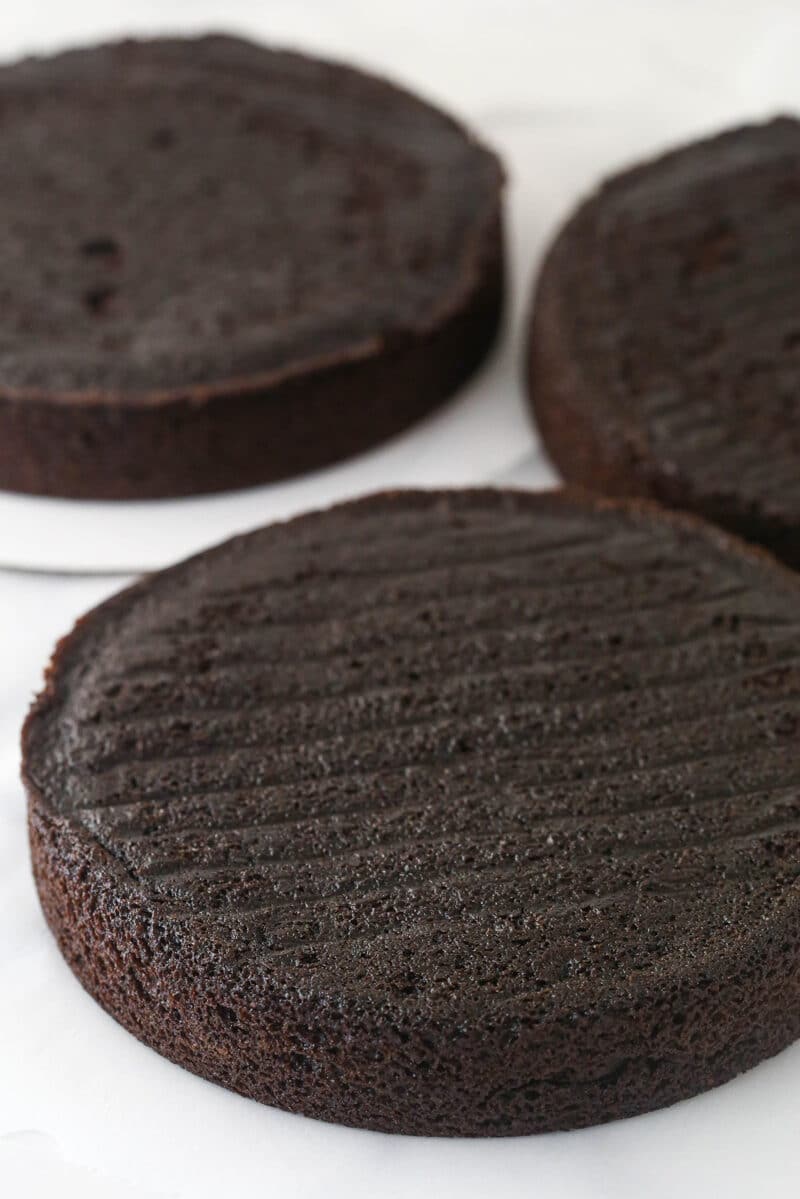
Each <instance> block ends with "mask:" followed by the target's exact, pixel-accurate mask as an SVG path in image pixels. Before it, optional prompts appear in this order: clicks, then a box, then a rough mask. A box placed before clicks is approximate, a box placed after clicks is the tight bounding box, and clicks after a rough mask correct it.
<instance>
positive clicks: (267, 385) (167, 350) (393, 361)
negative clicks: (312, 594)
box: [0, 37, 503, 498]
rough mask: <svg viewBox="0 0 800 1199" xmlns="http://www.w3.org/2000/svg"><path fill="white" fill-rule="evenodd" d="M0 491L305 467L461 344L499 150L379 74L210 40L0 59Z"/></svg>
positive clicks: (433, 394)
mask: <svg viewBox="0 0 800 1199" xmlns="http://www.w3.org/2000/svg"><path fill="white" fill-rule="evenodd" d="M0 113H1V114H2V119H0V158H1V159H2V161H3V162H4V163H6V164H10V165H9V169H8V170H7V171H6V172H5V174H4V179H3V187H2V190H1V191H0V225H2V230H3V236H2V238H0V280H2V282H0V487H3V488H7V489H11V490H17V491H26V492H34V493H40V494H46V495H62V496H76V497H79V496H88V497H91V496H96V497H107V498H131V497H134V498H135V497H145V496H166V495H181V494H188V493H192V492H201V491H214V490H218V489H222V488H228V487H240V486H245V485H250V484H253V483H258V482H263V481H265V480H270V479H277V478H280V477H283V476H286V475H290V474H292V473H295V472H298V471H305V470H309V469H312V468H314V467H318V466H321V465H323V464H325V463H328V462H332V461H333V460H335V459H337V458H340V457H343V456H345V455H348V454H353V453H356V452H358V451H361V450H363V449H365V448H367V447H368V446H369V445H371V444H373V443H375V442H377V441H379V440H380V439H382V438H385V437H388V436H390V435H391V434H394V433H396V432H398V431H399V430H401V429H403V428H404V427H406V426H407V425H409V424H411V423H412V422H413V421H415V420H416V419H417V418H419V417H420V416H422V415H423V414H424V413H426V412H428V411H429V410H430V409H431V408H432V407H434V405H436V404H437V403H439V402H440V401H442V400H443V399H444V398H445V397H446V396H448V395H449V394H450V393H451V392H452V391H453V389H454V388H455V387H456V386H457V385H458V384H459V383H461V382H462V381H463V380H464V379H465V378H466V377H467V376H468V375H469V374H470V373H471V372H472V371H473V370H474V369H475V368H476V366H477V365H478V363H479V362H480V361H481V359H482V358H483V357H484V355H485V354H486V352H487V350H488V348H489V346H490V344H491V342H492V340H493V338H494V335H495V332H496V329H497V324H498V319H499V314H500V309H501V302H502V274H503V270H502V245H501V229H500V216H501V212H500V209H501V196H500V192H501V182H502V181H501V171H500V167H499V164H498V162H497V160H496V159H495V158H494V156H493V155H492V154H490V153H489V152H488V151H487V150H485V149H484V148H483V147H481V146H480V145H479V144H477V143H476V142H475V141H474V139H473V138H472V137H471V136H470V135H469V134H468V133H467V132H466V131H465V130H464V129H463V128H462V127H461V126H459V125H458V124H456V123H455V122H454V121H452V120H451V119H450V118H449V117H447V116H446V115H444V114H443V113H441V112H439V111H437V110H436V109H434V108H432V107H430V106H429V105H427V104H424V103H422V102H421V101H420V100H417V99H415V98H414V97H413V96H411V95H409V94H408V93H406V92H404V91H401V90H399V89H398V88H396V87H393V86H391V85H390V84H388V83H386V82H385V81H383V80H379V79H375V78H372V77H370V76H367V75H364V74H361V73H358V72H356V71H353V70H350V69H348V68H346V67H343V66H338V65H332V64H330V63H325V62H319V61H315V60H312V59H308V58H303V57H300V56H299V55H296V54H288V53H283V52H276V51H273V50H266V49H263V48H261V47H258V46H255V45H251V44H249V43H246V42H241V41H237V40H235V39H232V38H227V37H206V38H201V39H199V40H189V41H181V40H172V41H170V40H167V41H153V42H121V43H119V44H115V45H108V46H101V47H97V48H94V49H89V50H79V51H72V52H69V53H66V54H62V55H59V56H58V57H56V58H50V59H31V60H26V61H24V62H21V63H19V64H16V65H14V66H10V67H3V68H2V69H0Z"/></svg>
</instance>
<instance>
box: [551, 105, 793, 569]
mask: <svg viewBox="0 0 800 1199" xmlns="http://www.w3.org/2000/svg"><path fill="white" fill-rule="evenodd" d="M798 274H800V124H799V123H798V122H797V121H795V120H791V119H788V118H785V117H782V118H779V119H777V120H774V121H771V122H770V123H768V124H765V125H760V126H751V127H747V128H743V129H735V130H733V131H730V132H727V133H723V134H722V135H720V136H718V137H715V138H712V139H711V140H709V141H702V142H697V143H695V144H694V145H690V146H687V147H685V148H682V149H679V150H677V151H675V152H673V153H670V154H667V155H666V156H665V157H663V158H659V159H656V160H655V161H653V162H649V163H645V164H644V165H642V166H639V167H636V168H635V169H633V170H630V171H627V172H625V173H624V174H621V175H619V176H617V177H616V178H614V179H612V180H610V181H609V182H608V183H606V184H605V185H604V186H603V187H602V188H600V190H599V191H598V192H597V193H596V194H595V195H594V196H592V197H591V198H590V199H589V200H588V201H587V202H586V203H584V204H583V205H582V206H581V208H580V209H579V210H578V211H577V213H576V214H575V215H574V216H573V217H572V219H571V220H570V221H569V223H568V224H567V225H566V227H565V228H564V230H563V231H562V233H561V235H560V236H559V238H558V240H557V241H556V243H555V245H554V247H553V248H552V250H551V251H550V254H549V256H548V258H547V260H546V264H545V267H544V271H543V274H542V277H541V280H540V283H539V288H538V292H537V296H536V302H535V305H534V312H533V325H532V332H531V341H530V347H529V381H530V396H531V401H532V404H533V407H534V409H535V413H536V418H537V422H538V424H539V428H540V430H541V432H542V436H543V438H544V441H545V444H546V445H547V448H548V450H549V451H550V454H551V455H552V457H553V460H554V462H555V463H556V465H557V466H558V468H559V469H560V470H561V472H562V474H563V475H564V477H565V478H566V479H568V480H570V481H575V482H580V483H583V484H585V485H586V486H591V487H593V488H597V489H599V490H604V491H606V492H608V493H610V494H617V495H625V494H628V495H643V496H650V497H652V498H655V499H658V500H660V501H662V502H664V503H666V504H669V505H670V506H674V507H679V508H686V509H689V510H691V511H693V512H695V513H697V514H699V515H701V516H705V517H707V518H709V519H711V520H714V521H717V522H718V523H720V524H722V525H724V526H725V527H727V528H728V529H730V530H731V531H733V532H735V533H738V534H739V535H741V536H744V537H746V538H748V539H749V540H753V541H756V542H759V543H761V544H762V545H765V546H767V547H768V548H769V549H770V550H772V551H773V552H774V553H777V554H778V555H779V556H780V557H782V558H784V559H785V560H786V561H787V562H789V564H790V565H793V566H795V567H797V566H800V318H799V317H798V312H797V304H796V301H795V281H796V279H797V277H798Z"/></svg>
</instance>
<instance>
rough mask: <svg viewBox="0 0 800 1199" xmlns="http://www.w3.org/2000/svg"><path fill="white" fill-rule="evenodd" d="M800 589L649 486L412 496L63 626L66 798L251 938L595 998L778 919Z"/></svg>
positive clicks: (459, 979)
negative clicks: (66, 633) (584, 496)
mask: <svg viewBox="0 0 800 1199" xmlns="http://www.w3.org/2000/svg"><path fill="white" fill-rule="evenodd" d="M799 595H800V585H798V583H797V582H796V581H795V580H794V578H793V577H792V576H790V575H789V574H788V572H785V571H783V570H782V569H780V568H778V567H776V566H774V565H773V564H772V563H771V562H770V561H769V560H767V559H761V558H759V557H758V556H755V555H751V554H750V553H747V552H745V551H743V550H740V548H739V547H738V544H736V543H734V544H733V545H731V543H730V542H728V540H727V539H726V538H725V537H724V536H723V535H722V534H718V533H715V532H713V531H711V530H710V529H707V528H705V527H703V526H697V525H695V524H693V523H691V522H686V521H680V520H670V519H668V518H666V517H659V516H657V515H654V514H653V513H652V511H651V510H649V509H646V508H645V509H642V510H639V511H637V510H634V509H625V508H618V507H613V506H605V505H598V506H595V505H594V504H593V503H590V502H589V501H584V500H580V499H576V498H570V497H568V496H558V495H529V494H523V493H515V492H491V491H485V492H480V491H475V492H461V493H459V492H452V493H413V492H412V493H398V494H396V495H387V496H383V497H373V498H370V499H367V500H364V501H361V502H356V503H353V504H348V505H343V506H340V507H337V508H334V509H332V510H330V511H329V512H325V513H320V514H314V515H312V516H309V517H305V518H301V519H299V520H296V521H293V522H290V523H288V524H285V525H278V526H274V527H271V528H268V529H263V530H260V531H258V532H256V533H253V534H251V535H248V536H245V537H241V538H238V539H236V540H234V541H231V542H228V543H227V544H225V545H223V546H221V547H219V548H218V549H215V550H212V551H210V552H208V553H206V554H203V555H201V556H199V557H197V558H194V559H191V560H190V561H188V562H186V563H183V564H181V565H179V566H177V567H174V568H173V569H171V570H169V571H166V572H164V573H162V574H159V575H155V576H153V577H151V578H150V579H147V580H145V581H143V582H142V583H140V584H139V585H137V586H135V587H134V588H132V589H130V590H128V591H126V592H124V593H122V594H121V595H120V596H118V597H116V598H114V599H113V600H111V601H109V602H108V603H107V604H105V605H103V606H102V607H100V608H99V609H97V610H96V611H95V612H94V613H93V614H90V616H89V617H88V618H86V619H85V620H84V621H83V622H81V623H80V624H79V626H78V628H77V630H76V632H74V633H73V634H72V636H71V637H70V638H69V639H68V640H67V641H66V642H65V643H63V644H62V647H61V649H60V651H59V653H58V655H57V657H56V660H55V664H54V667H53V668H52V670H51V673H50V676H49V684H48V689H47V691H46V692H45V694H44V696H43V697H42V699H41V700H40V701H39V705H38V708H37V709H36V711H35V712H34V715H33V716H32V718H31V720H30V722H29V725H28V730H27V735H26V746H27V750H26V772H27V775H28V779H29V782H30V783H31V784H32V786H33V788H34V789H35V790H36V791H37V792H38V794H39V795H40V796H41V798H42V801H43V802H44V803H45V804H46V805H47V806H48V807H49V808H50V809H51V810H54V811H55V812H57V813H61V814H62V816H64V817H66V818H67V819H68V820H69V821H70V822H72V823H73V824H74V825H75V826H76V827H77V828H79V829H80V830H81V836H83V837H85V838H86V839H88V840H90V841H92V842H93V843H95V844H96V845H97V846H99V847H101V849H102V851H104V852H105V853H106V854H107V855H110V856H109V858H108V861H109V862H110V863H113V867H114V869H115V870H116V871H117V872H118V877H119V879H120V880H121V884H122V885H123V886H124V887H127V888H129V890H130V892H131V894H134V895H137V896H138V897H139V898H140V900H141V901H142V902H143V903H144V904H145V905H146V906H147V907H148V908H149V909H151V910H153V911H155V912H157V913H158V914H159V916H160V917H161V918H166V919H171V920H174V921H175V922H176V927H177V926H180V927H181V928H184V929H187V928H188V929H189V930H191V932H192V935H194V934H197V935H198V936H200V937H202V938H203V939H204V940H205V942H206V943H207V944H208V945H211V946H214V947H216V948H215V950H214V952H218V953H219V955H220V961H223V962H227V963H229V964H230V965H232V966H236V967H239V968H243V969H245V970H248V971H257V972H259V973H263V974H265V975H267V976H270V977H273V978H274V979H275V980H276V982H277V983H279V984H280V985H281V986H283V987H288V988H295V989H297V990H299V991H302V992H303V993H304V994H311V993H314V994H318V995H325V996H328V997H331V998H332V999H339V998H342V999H344V998H350V999H352V1000H355V1001H357V1002H364V1003H370V1004H387V1003H388V1004H392V1005H400V1006H403V1007H404V1008H406V1009H412V1010H418V1011H419V1012H421V1013H426V1012H428V1013H429V1012H432V1011H437V1010H439V1011H440V1010H442V1009H444V1010H446V1011H447V1012H448V1014H449V1015H450V1016H452V1017H454V1018H457V1017H458V1015H459V1014H463V1015H464V1016H465V1018H466V1017H468V1016H469V1014H470V1013H474V1012H475V1011H482V1012H484V1013H485V1012H487V1011H489V1012H491V1011H495V1010H497V1011H498V1012H505V1013H506V1014H507V1013H509V1012H510V1013H512V1014H513V1012H515V1011H520V1012H525V1013H526V1015H527V1017H528V1018H530V1017H531V1014H535V1013H537V1012H542V1013H545V1012H548V1011H552V1010H554V1009H558V1010H563V1008H564V1006H565V1005H571V1006H572V1007H575V1006H576V1005H577V1006H579V1007H580V1008H581V1009H584V1008H587V1007H591V1006H593V1005H595V1004H598V1003H602V1002H605V1001H609V1002H611V1001H612V1000H613V996H614V995H615V994H619V993H620V992H625V993H628V992H629V991H630V990H631V989H632V988H633V989H635V988H636V987H637V986H640V985H641V986H644V985H649V983H648V980H650V982H652V981H653V980H655V985H657V986H659V987H666V986H673V985H675V982H676V980H678V982H679V981H680V979H682V978H685V977H687V976H689V975H693V976H696V975H697V974H698V973H699V974H702V973H703V972H704V971H705V970H706V968H707V967H708V964H709V962H710V961H711V960H712V959H714V958H715V957H718V956H719V955H720V954H722V955H725V954H731V955H734V956H735V955H736V954H737V953H738V952H739V951H740V950H742V947H744V946H746V945H747V944H752V939H753V938H758V937H763V936H768V935H769V919H768V917H769V915H770V913H771V912H772V911H773V910H775V908H776V905H781V904H784V903H785V902H786V901H787V899H788V898H789V897H790V896H791V895H792V894H794V890H793V888H796V879H797V876H798V873H800V656H799V654H798V630H799V629H800V605H799V604H798V596H799Z"/></svg>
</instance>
